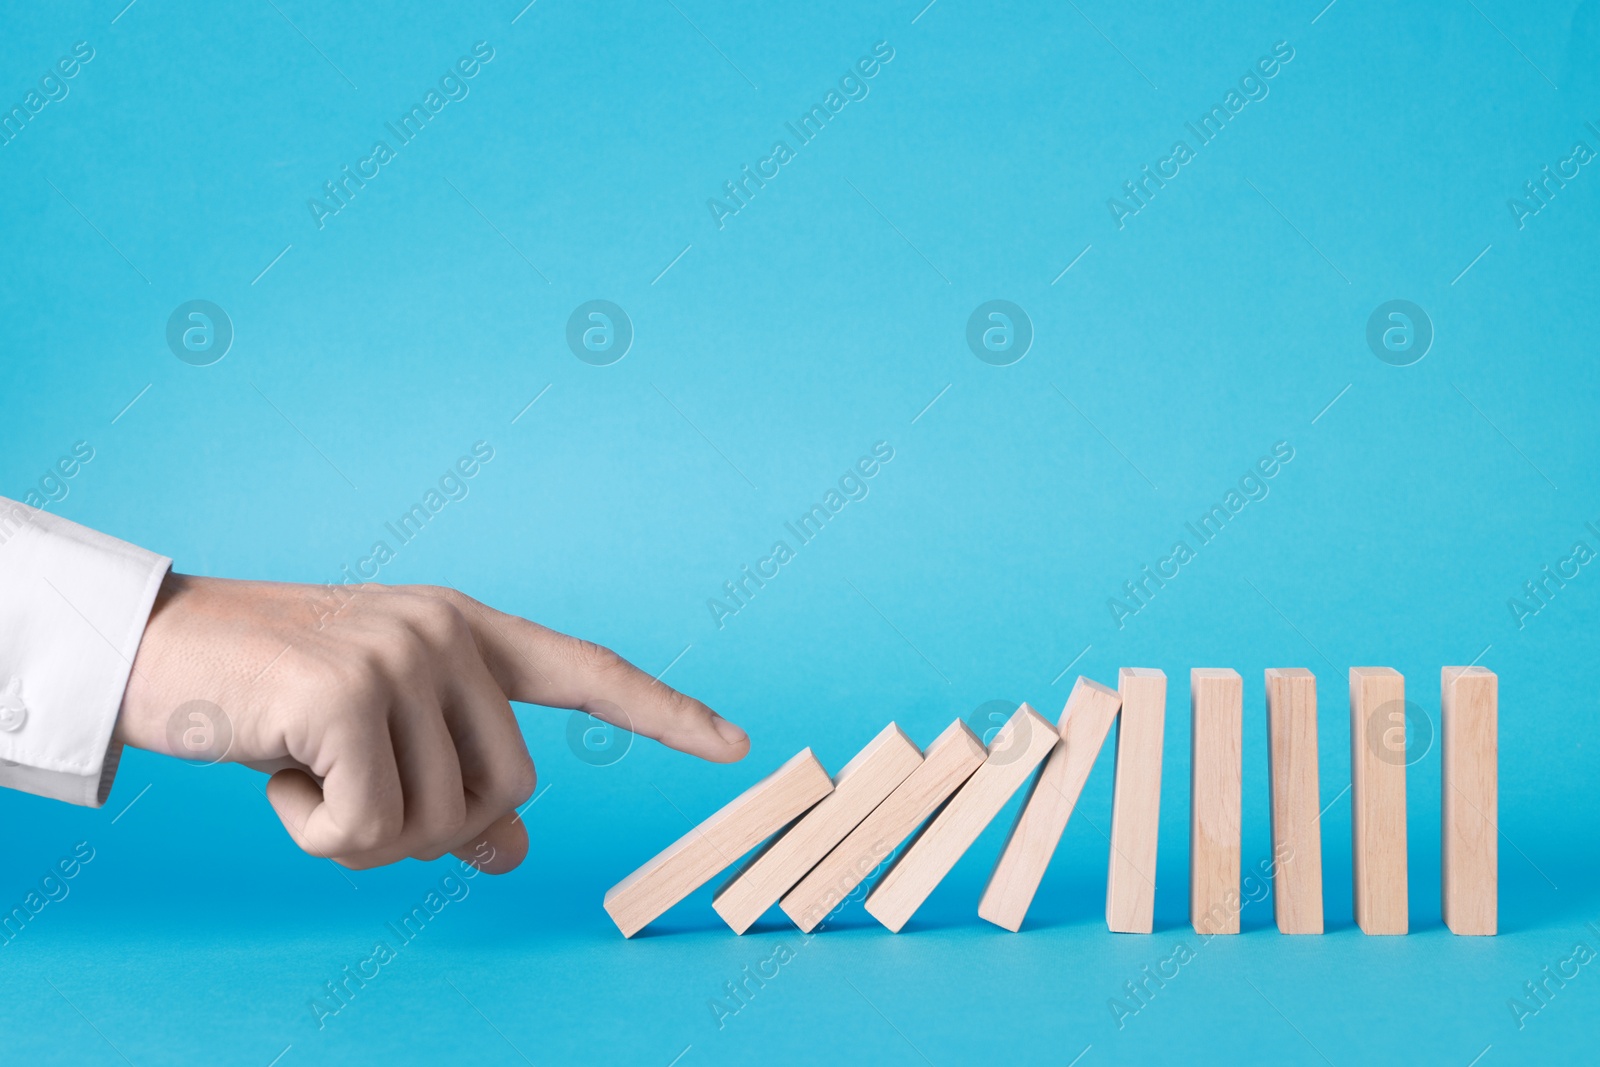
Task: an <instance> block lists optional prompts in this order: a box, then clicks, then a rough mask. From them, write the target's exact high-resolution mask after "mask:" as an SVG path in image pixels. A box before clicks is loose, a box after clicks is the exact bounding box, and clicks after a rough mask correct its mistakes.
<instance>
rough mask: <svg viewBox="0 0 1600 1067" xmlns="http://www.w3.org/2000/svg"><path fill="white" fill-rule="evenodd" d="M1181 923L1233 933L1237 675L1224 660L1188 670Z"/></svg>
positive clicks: (1240, 729) (1239, 729) (1240, 726)
mask: <svg viewBox="0 0 1600 1067" xmlns="http://www.w3.org/2000/svg"><path fill="white" fill-rule="evenodd" d="M1189 716H1190V720H1191V726H1190V734H1189V767H1190V770H1189V775H1190V778H1189V922H1190V924H1191V925H1193V926H1194V929H1195V932H1196V933H1200V934H1236V933H1238V932H1239V910H1240V908H1241V907H1242V903H1241V901H1240V898H1239V851H1240V826H1241V822H1240V808H1241V805H1242V798H1241V795H1240V794H1241V789H1242V786H1241V778H1242V772H1243V766H1242V761H1243V755H1242V746H1243V742H1244V681H1243V679H1241V678H1240V677H1239V672H1238V671H1236V670H1233V669H1231V668H1228V667H1196V668H1195V669H1194V670H1191V671H1190V672H1189Z"/></svg>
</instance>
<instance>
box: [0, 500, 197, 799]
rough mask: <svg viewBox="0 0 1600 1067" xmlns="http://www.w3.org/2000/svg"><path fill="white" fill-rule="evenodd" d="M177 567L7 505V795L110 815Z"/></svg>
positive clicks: (2, 657) (2, 589)
mask: <svg viewBox="0 0 1600 1067" xmlns="http://www.w3.org/2000/svg"><path fill="white" fill-rule="evenodd" d="M171 565H172V561H171V560H170V559H168V558H166V557H165V556H158V555H156V554H155V553H153V552H147V551H145V550H144V549H142V548H139V547H137V546H136V545H130V544H128V543H126V542H124V541H119V540H117V539H116V538H114V537H108V536H106V535H105V534H102V533H96V532H95V531H94V530H91V529H88V528H87V527H84V526H79V525H78V524H77V523H74V522H68V521H67V520H66V519H63V518H60V517H58V516H55V515H51V514H49V513H48V512H44V511H40V510H38V509H36V508H31V507H28V506H27V505H25V504H19V503H17V502H16V501H14V500H7V499H6V498H4V497H0V786H4V787H6V788H10V789H20V790H23V791H24V792H28V793H36V794H38V795H39V796H46V797H54V798H55V799H57V800H65V801H69V802H70V803H73V804H86V805H89V806H90V807H99V806H100V805H101V804H103V803H105V799H106V795H107V794H108V793H110V792H111V780H112V778H113V777H115V775H116V773H117V761H118V759H120V758H121V756H122V746H121V745H119V744H113V743H112V741H111V732H112V729H113V728H114V727H115V726H116V723H117V711H118V709H119V708H120V707H121V706H122V694H123V691H124V690H125V689H126V688H127V685H128V674H129V672H130V671H131V670H132V668H133V657H134V654H135V653H137V652H138V651H139V640H140V638H142V637H143V636H144V627H145V623H146V621H147V620H148V619H149V617H150V609H151V606H152V605H153V604H154V603H155V598H156V593H157V592H158V591H159V590H160V588H161V581H162V579H163V578H164V577H166V573H167V569H168V568H169V567H170V566H171Z"/></svg>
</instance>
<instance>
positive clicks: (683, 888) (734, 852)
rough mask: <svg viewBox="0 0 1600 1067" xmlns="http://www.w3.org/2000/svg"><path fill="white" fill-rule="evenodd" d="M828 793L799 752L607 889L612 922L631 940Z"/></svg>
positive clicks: (813, 763) (805, 753)
mask: <svg viewBox="0 0 1600 1067" xmlns="http://www.w3.org/2000/svg"><path fill="white" fill-rule="evenodd" d="M832 791H833V780H832V779H831V778H829V777H828V772H827V771H825V770H823V769H822V764H821V763H818V762H817V757H816V756H814V755H812V753H811V750H810V749H809V748H807V749H802V750H801V751H800V752H799V753H798V754H796V755H795V756H794V757H793V758H792V759H790V760H789V762H787V763H785V764H784V765H783V766H781V767H779V768H778V769H777V770H775V771H773V772H772V773H771V774H769V775H767V777H765V778H763V779H762V780H761V781H759V782H757V783H756V784H755V785H753V786H751V787H750V788H749V789H746V790H745V791H744V792H743V793H740V794H739V795H738V796H737V797H735V798H734V799H733V800H731V801H729V802H728V803H727V804H726V805H724V806H723V807H722V809H721V810H719V811H718V812H717V813H716V814H715V815H712V816H711V817H710V818H709V819H707V820H706V821H705V822H703V823H701V824H700V825H699V826H696V827H695V828H694V829H692V830H690V831H689V832H688V833H686V834H684V835H683V836H682V837H680V838H678V840H677V841H675V842H673V843H672V844H671V845H669V846H667V849H666V850H665V851H664V852H662V853H660V854H659V855H658V856H656V857H655V858H654V859H652V860H651V861H650V862H649V863H646V864H645V865H644V866H643V867H640V868H639V869H638V870H636V871H634V872H633V873H632V874H630V875H628V877H626V878H624V879H623V880H622V881H620V882H618V883H617V884H616V885H614V886H612V887H611V888H610V889H609V890H607V891H606V897H605V908H606V911H607V913H609V914H610V916H611V921H612V922H614V923H616V924H617V929H619V930H621V931H622V935H623V936H624V937H632V936H633V935H634V934H636V933H638V932H639V931H640V930H642V929H644V928H645V926H646V925H647V924H649V923H650V922H652V921H653V920H655V919H656V918H657V917H658V916H660V915H661V914H662V913H663V912H665V911H666V910H667V909H668V908H670V907H672V906H673V905H674V904H676V903H678V901H680V900H682V899H683V898H684V897H686V896H688V895H689V894H690V893H693V892H694V891H695V890H696V889H699V888H700V887H701V886H702V885H705V884H706V883H707V882H708V881H710V880H711V879H712V878H714V877H715V876H716V874H717V872H718V871H721V870H725V869H727V868H728V867H731V866H732V865H733V864H734V863H735V862H737V861H738V859H739V857H740V856H743V855H744V854H745V853H746V852H748V851H750V850H751V849H752V848H754V847H755V846H756V845H758V844H760V843H761V842H762V841H763V840H764V839H765V838H767V837H768V836H770V835H772V834H774V833H776V832H778V831H779V830H781V829H783V827H784V826H785V825H786V824H788V823H789V821H790V820H792V819H794V818H795V817H796V816H798V815H800V814H801V813H802V812H804V811H805V810H806V809H807V808H809V807H811V805H813V804H815V803H816V802H817V801H819V800H821V799H822V798H823V797H825V796H827V795H828V794H829V793H830V792H832Z"/></svg>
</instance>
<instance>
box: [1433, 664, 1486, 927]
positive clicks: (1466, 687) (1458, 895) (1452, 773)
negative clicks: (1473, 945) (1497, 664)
mask: <svg viewBox="0 0 1600 1067" xmlns="http://www.w3.org/2000/svg"><path fill="white" fill-rule="evenodd" d="M1442 682H1443V685H1442V688H1443V693H1442V695H1441V699H1440V709H1441V718H1442V719H1443V720H1444V723H1443V731H1444V806H1443V808H1442V809H1441V810H1442V811H1443V813H1444V815H1443V824H1444V825H1443V829H1444V924H1445V925H1446V926H1448V927H1449V928H1450V932H1451V933H1453V934H1493V933H1495V932H1497V931H1498V929H1499V860H1500V829H1499V826H1500V821H1499V820H1500V816H1499V793H1500V768H1499V763H1500V736H1499V729H1500V727H1499V722H1500V680H1499V679H1498V678H1496V677H1495V674H1494V672H1493V671H1490V670H1487V669H1485V668H1483V667H1446V668H1445V669H1444V671H1443V678H1442Z"/></svg>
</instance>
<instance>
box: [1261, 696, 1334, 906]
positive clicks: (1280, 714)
mask: <svg viewBox="0 0 1600 1067" xmlns="http://www.w3.org/2000/svg"><path fill="white" fill-rule="evenodd" d="M1266 680H1267V768H1268V773H1269V775H1270V777H1271V779H1272V807H1271V809H1270V812H1271V821H1272V915H1273V918H1274V919H1276V920H1277V923H1278V932H1279V933H1284V934H1320V933H1322V830H1321V817H1322V794H1321V792H1320V787H1319V785H1318V775H1317V678H1316V675H1314V674H1312V673H1311V672H1310V671H1308V670H1306V669H1305V668H1304V667H1284V668H1276V667H1274V668H1271V669H1269V670H1268V671H1267V674H1266Z"/></svg>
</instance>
